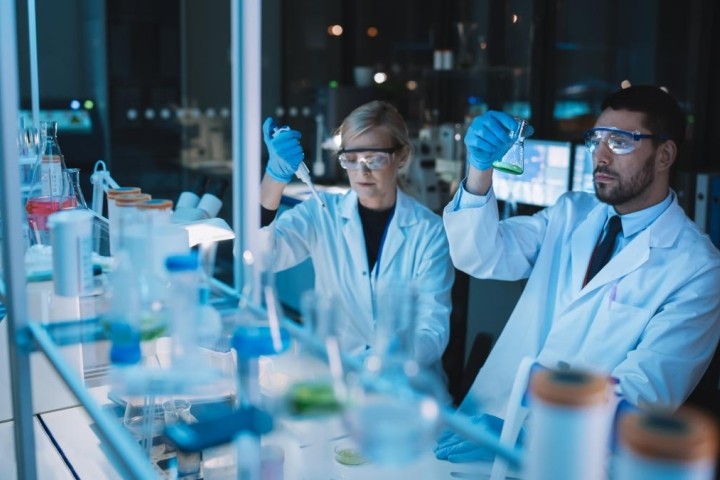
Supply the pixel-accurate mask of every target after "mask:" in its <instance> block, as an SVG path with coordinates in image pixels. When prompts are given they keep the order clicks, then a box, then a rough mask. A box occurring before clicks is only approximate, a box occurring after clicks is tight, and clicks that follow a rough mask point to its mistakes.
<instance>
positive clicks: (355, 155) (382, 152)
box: [337, 147, 397, 170]
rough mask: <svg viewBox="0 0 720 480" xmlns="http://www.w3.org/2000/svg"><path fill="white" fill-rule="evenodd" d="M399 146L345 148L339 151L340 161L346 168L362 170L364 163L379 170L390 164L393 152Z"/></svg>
mask: <svg viewBox="0 0 720 480" xmlns="http://www.w3.org/2000/svg"><path fill="white" fill-rule="evenodd" d="M396 150H397V147H393V148H370V147H365V148H348V149H345V148H343V149H342V150H340V151H339V152H338V153H337V159H338V162H340V166H341V167H342V168H344V169H345V170H360V168H362V164H363V163H364V164H365V166H366V167H367V168H368V169H370V170H379V169H381V168H384V167H386V166H388V165H389V164H390V159H391V158H392V154H393V153H395V151H396Z"/></svg>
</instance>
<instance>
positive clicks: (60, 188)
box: [25, 122, 76, 245]
mask: <svg viewBox="0 0 720 480" xmlns="http://www.w3.org/2000/svg"><path fill="white" fill-rule="evenodd" d="M40 138H41V140H40V145H41V147H40V154H39V155H38V160H37V162H36V163H35V167H34V168H33V179H32V184H31V186H30V189H29V192H28V200H27V203H26V204H25V211H26V212H27V219H28V224H29V226H30V229H31V230H32V236H33V238H32V242H33V243H36V244H42V245H49V243H50V242H49V240H50V236H49V230H48V226H47V218H48V216H50V214H51V213H54V212H57V211H58V210H61V209H63V208H72V207H74V206H76V205H75V201H76V200H75V199H74V198H73V197H71V196H70V195H69V193H70V192H69V188H68V180H67V173H66V170H67V169H66V168H65V161H64V159H63V155H62V152H61V151H60V145H59V144H58V140H57V122H41V123H40Z"/></svg>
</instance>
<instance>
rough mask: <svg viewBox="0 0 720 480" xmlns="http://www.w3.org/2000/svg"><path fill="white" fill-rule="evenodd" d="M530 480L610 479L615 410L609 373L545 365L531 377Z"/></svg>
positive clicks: (528, 464) (528, 472)
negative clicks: (608, 462) (608, 467)
mask: <svg viewBox="0 0 720 480" xmlns="http://www.w3.org/2000/svg"><path fill="white" fill-rule="evenodd" d="M530 391H531V403H530V418H529V425H528V434H529V445H528V449H527V455H528V457H527V459H526V475H525V477H524V478H526V479H527V480H575V479H578V478H582V479H584V480H604V479H605V478H606V468H605V461H606V458H607V454H608V444H609V436H610V427H611V424H612V412H611V411H610V408H609V401H608V399H609V392H610V388H609V383H608V381H607V379H606V378H604V377H601V376H597V375H593V374H589V373H584V372H577V371H554V370H543V371H540V372H538V373H536V374H535V375H534V376H533V378H532V380H531V381H530Z"/></svg>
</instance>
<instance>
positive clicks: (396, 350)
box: [343, 285, 447, 465]
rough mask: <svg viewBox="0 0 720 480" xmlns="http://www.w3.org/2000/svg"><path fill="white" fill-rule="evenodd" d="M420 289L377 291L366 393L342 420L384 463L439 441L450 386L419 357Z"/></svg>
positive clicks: (366, 451) (403, 459)
mask: <svg viewBox="0 0 720 480" xmlns="http://www.w3.org/2000/svg"><path fill="white" fill-rule="evenodd" d="M417 303H418V298H417V293H416V292H415V290H414V289H413V288H412V287H411V286H406V285H403V286H400V285H395V286H393V285H385V286H384V288H383V289H382V290H381V292H380V293H379V294H378V301H377V321H376V327H375V342H374V346H373V348H372V350H371V351H370V353H369V355H368V357H367V358H366V359H365V362H364V369H363V372H362V376H361V385H362V391H361V392H362V394H358V393H357V392H356V391H355V390H353V393H352V398H353V404H352V405H350V406H348V408H346V409H345V411H344V413H343V420H344V422H345V424H346V426H347V427H348V429H349V431H350V433H351V435H352V437H353V439H354V440H355V441H356V442H357V444H358V445H359V447H360V450H361V452H362V454H363V456H365V457H367V458H368V459H369V460H370V461H372V462H374V463H377V464H381V465H403V464H407V463H409V462H412V461H413V460H415V459H417V458H418V457H419V456H420V455H422V452H425V451H427V450H428V449H429V448H431V446H432V444H434V442H435V439H436V434H437V427H438V424H439V414H440V404H442V403H444V402H446V401H447V399H446V395H447V393H446V392H445V388H444V386H443V384H442V382H441V381H440V379H439V378H437V377H436V376H435V375H434V374H432V373H431V372H430V370H431V369H428V368H420V366H419V365H418V364H417V362H416V361H415V359H414V357H415V355H414V344H415V338H416V330H415V317H416V316H415V307H416V305H417Z"/></svg>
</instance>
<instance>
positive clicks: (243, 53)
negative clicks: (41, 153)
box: [0, 0, 262, 480]
mask: <svg viewBox="0 0 720 480" xmlns="http://www.w3.org/2000/svg"><path fill="white" fill-rule="evenodd" d="M228 1H230V2H231V12H232V13H231V45H232V47H231V51H232V58H233V59H235V60H236V61H234V62H232V106H233V108H232V111H233V117H232V118H233V182H234V184H235V185H236V186H238V188H236V189H234V190H233V192H234V193H233V223H234V224H235V230H236V231H237V232H238V240H237V245H238V249H239V250H238V251H243V250H245V249H247V248H250V249H252V248H253V247H254V246H255V245H254V243H253V242H254V239H256V238H257V237H258V236H257V235H256V232H257V230H259V225H260V219H259V215H260V214H259V209H258V208H257V205H258V201H259V182H258V180H257V179H259V178H260V158H261V152H262V150H261V138H260V131H259V129H258V128H257V126H258V125H260V123H261V122H260V120H261V118H260V117H261V114H260V93H261V88H260V87H261V85H260V76H261V73H260V70H261V69H260V48H261V36H260V33H261V32H260V25H261V0H228ZM27 4H28V12H29V22H30V29H29V31H30V36H31V38H30V43H31V59H30V63H31V71H32V72H31V73H32V75H31V76H32V78H33V81H32V97H33V98H32V101H33V111H34V112H37V110H38V108H37V105H39V86H38V83H37V54H36V48H35V40H36V39H35V38H34V37H35V35H34V32H35V2H34V0H27ZM15 19H16V0H0V58H2V59H3V61H2V62H0V216H1V218H2V219H3V222H2V232H1V235H2V237H1V238H2V239H3V241H2V256H3V257H2V258H3V265H4V268H3V272H2V273H3V278H2V281H3V282H2V286H3V287H4V288H2V289H0V293H1V295H0V301H2V303H3V304H4V307H5V309H6V310H7V321H8V334H9V335H8V338H9V340H10V341H9V343H10V345H9V356H10V371H11V389H12V402H13V420H14V439H15V458H16V462H17V473H18V478H22V479H26V480H34V479H36V478H37V469H36V461H35V438H34V434H33V424H32V422H33V411H32V390H31V371H30V354H31V353H32V351H33V350H35V349H37V350H39V351H41V352H42V353H43V354H44V355H45V356H46V357H47V359H48V360H49V361H50V363H51V364H52V365H53V367H54V369H55V370H56V371H57V373H58V374H59V375H60V377H61V378H62V379H63V380H64V382H65V383H66V384H67V386H68V387H69V388H70V390H71V391H72V392H73V394H74V395H75V396H76V397H77V398H78V400H79V401H80V403H81V404H82V405H83V406H84V407H85V409H86V410H87V412H88V414H90V416H91V417H92V418H93V420H94V421H95V422H96V425H97V427H98V431H99V433H100V436H101V437H102V440H103V441H104V442H107V445H108V447H109V448H110V450H111V452H112V454H113V455H114V459H115V460H116V466H117V468H118V469H119V470H120V473H121V474H123V475H124V476H126V477H127V478H143V479H144V478H148V479H151V478H156V474H155V473H154V470H153V469H152V467H151V465H150V463H149V462H148V461H147V459H145V458H144V457H142V456H141V454H140V452H139V451H138V449H137V448H134V446H133V445H131V444H130V439H129V438H128V437H127V435H126V434H124V432H122V431H121V427H120V426H119V425H116V424H113V423H112V422H109V421H108V419H107V418H106V416H105V415H104V414H103V413H102V411H101V410H100V408H99V407H98V405H97V404H96V403H95V402H94V400H93V399H92V398H91V396H90V395H89V394H88V392H87V391H86V390H85V387H84V386H83V385H82V383H81V382H80V380H79V379H78V378H77V375H76V374H75V373H74V372H72V371H71V370H70V369H69V368H68V366H67V365H66V364H65V362H64V360H63V358H62V356H61V355H60V351H59V349H58V346H57V344H56V342H55V341H54V340H53V339H52V338H51V337H50V335H49V334H48V332H47V331H46V329H45V328H44V327H43V326H42V325H40V324H38V323H35V322H32V321H31V320H30V319H28V315H27V295H26V292H25V268H24V254H23V253H24V246H23V239H22V233H21V232H22V228H21V227H22V222H23V218H22V215H21V212H22V205H21V201H20V199H21V192H20V185H19V182H18V178H19V173H20V171H19V168H20V166H19V152H18V149H17V143H16V138H17V128H18V125H17V121H18V118H19V108H20V100H19V89H18V77H19V76H18V58H17V31H16V26H15ZM34 117H35V118H37V114H36V113H34ZM234 267H235V288H237V289H238V291H239V286H240V285H241V284H242V268H241V258H240V256H237V258H236V263H235V265H234Z"/></svg>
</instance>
